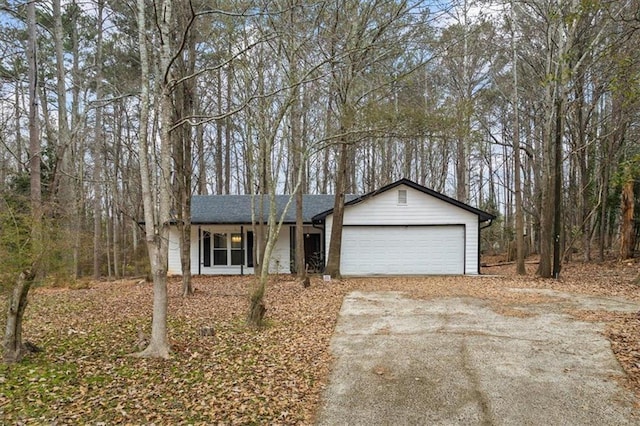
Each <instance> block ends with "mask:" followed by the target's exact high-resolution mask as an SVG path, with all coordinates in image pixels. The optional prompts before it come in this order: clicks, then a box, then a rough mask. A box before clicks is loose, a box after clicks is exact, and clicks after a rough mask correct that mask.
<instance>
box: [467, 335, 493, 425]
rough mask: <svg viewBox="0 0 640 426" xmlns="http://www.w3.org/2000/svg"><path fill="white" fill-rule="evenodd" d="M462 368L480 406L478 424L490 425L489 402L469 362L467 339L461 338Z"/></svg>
mask: <svg viewBox="0 0 640 426" xmlns="http://www.w3.org/2000/svg"><path fill="white" fill-rule="evenodd" d="M461 353H462V368H463V369H464V372H465V373H466V375H467V376H468V377H469V380H470V381H471V384H472V385H473V389H472V391H471V395H472V397H473V398H474V399H475V401H476V402H477V403H478V405H479V406H480V412H481V413H482V419H481V422H480V424H482V425H492V424H494V422H493V421H492V418H491V402H490V401H489V398H487V395H486V394H485V393H484V392H483V391H482V389H481V387H480V377H478V372H477V371H476V369H475V368H474V367H473V365H472V364H471V357H470V355H469V347H468V344H467V339H462V348H461Z"/></svg>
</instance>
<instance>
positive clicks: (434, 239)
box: [168, 179, 494, 276]
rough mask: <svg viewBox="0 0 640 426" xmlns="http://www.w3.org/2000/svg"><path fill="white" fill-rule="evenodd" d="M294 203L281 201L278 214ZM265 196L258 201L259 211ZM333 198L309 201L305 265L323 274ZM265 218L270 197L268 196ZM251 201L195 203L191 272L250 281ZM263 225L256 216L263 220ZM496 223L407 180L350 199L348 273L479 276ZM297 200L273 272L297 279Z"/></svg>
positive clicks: (175, 258)
mask: <svg viewBox="0 0 640 426" xmlns="http://www.w3.org/2000/svg"><path fill="white" fill-rule="evenodd" d="M288 198H289V196H286V195H278V196H276V205H277V211H278V214H281V213H282V212H283V211H284V208H285V206H286V203H287V200H288ZM258 200H259V197H257V196H256V197H255V204H257V202H258ZM333 202H334V196H333V195H305V196H304V199H303V218H304V224H305V225H304V238H305V242H304V247H305V259H306V263H307V265H309V267H310V269H311V270H312V271H315V272H321V271H322V269H323V267H324V259H326V256H327V253H328V251H329V245H330V239H331V226H332V223H333ZM264 208H265V215H264V217H265V218H266V217H267V214H266V212H267V211H268V197H267V196H265V207H264ZM251 216H252V214H251V196H250V195H211V196H194V197H193V199H192V221H191V223H192V228H191V273H192V274H251V273H253V267H254V261H255V259H254V253H255V248H256V247H259V245H258V241H257V238H256V235H255V234H254V230H253V227H252V225H251V223H252V217H251ZM256 218H257V215H256ZM493 219H494V216H493V215H491V214H489V213H487V212H484V211H482V210H479V209H476V208H474V207H471V206H469V205H467V204H464V203H461V202H459V201H457V200H454V199H452V198H450V197H447V196H445V195H443V194H440V193H438V192H436V191H433V190H431V189H429V188H425V187H424V186H421V185H418V184H417V183H415V182H412V181H410V180H408V179H401V180H399V181H396V182H394V183H392V184H389V185H387V186H384V187H382V188H380V189H378V190H376V191H374V192H371V193H369V194H366V195H362V196H348V197H347V200H346V202H345V210H344V223H343V230H342V251H341V266H340V269H341V273H342V275H345V276H350V275H352V276H365V275H431V274H456V275H459V274H470V275H474V274H478V273H479V272H480V230H481V228H483V227H486V226H489V225H490V224H491V221H492V220H493ZM294 250H295V200H293V201H292V203H291V205H290V207H289V209H288V210H287V211H286V212H285V217H284V222H283V225H282V228H281V230H280V234H279V235H278V241H277V243H276V246H275V249H274V252H273V256H272V259H271V263H270V265H269V270H270V271H271V272H272V273H290V272H291V266H292V265H293V259H294V257H295V254H294ZM168 266H169V273H170V274H181V272H182V268H181V266H180V252H179V238H178V232H177V230H175V229H174V230H172V231H171V233H170V241H169V265H168Z"/></svg>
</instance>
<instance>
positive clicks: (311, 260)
mask: <svg viewBox="0 0 640 426" xmlns="http://www.w3.org/2000/svg"><path fill="white" fill-rule="evenodd" d="M320 242H321V240H320V234H304V263H305V264H306V265H307V270H308V271H309V272H310V273H319V272H322V270H323V269H324V262H323V259H322V245H321V244H320Z"/></svg>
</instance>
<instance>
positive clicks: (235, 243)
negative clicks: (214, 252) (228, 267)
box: [231, 234, 244, 265]
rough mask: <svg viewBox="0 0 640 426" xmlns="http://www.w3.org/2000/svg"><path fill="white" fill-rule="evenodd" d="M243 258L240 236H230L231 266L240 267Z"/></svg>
mask: <svg viewBox="0 0 640 426" xmlns="http://www.w3.org/2000/svg"><path fill="white" fill-rule="evenodd" d="M243 257H244V256H243V252H242V234H231V264H232V265H242V264H243V263H244V262H243V260H244V259H243Z"/></svg>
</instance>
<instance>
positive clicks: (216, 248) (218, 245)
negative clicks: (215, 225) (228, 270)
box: [213, 234, 227, 265]
mask: <svg viewBox="0 0 640 426" xmlns="http://www.w3.org/2000/svg"><path fill="white" fill-rule="evenodd" d="M213 264H214V265H227V234H213Z"/></svg>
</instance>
